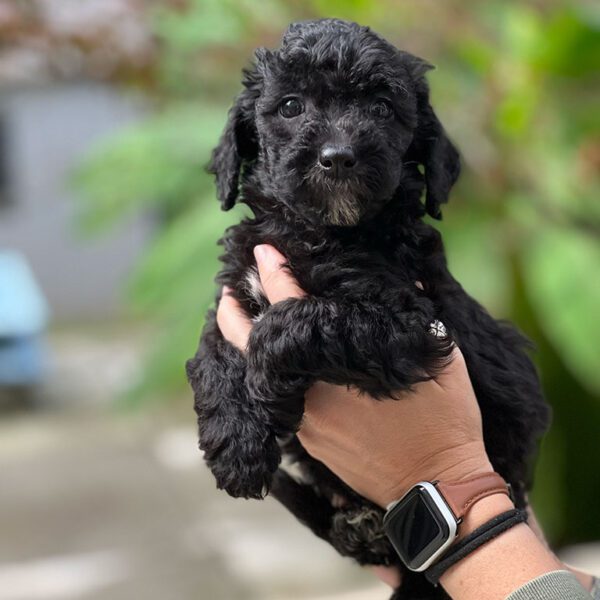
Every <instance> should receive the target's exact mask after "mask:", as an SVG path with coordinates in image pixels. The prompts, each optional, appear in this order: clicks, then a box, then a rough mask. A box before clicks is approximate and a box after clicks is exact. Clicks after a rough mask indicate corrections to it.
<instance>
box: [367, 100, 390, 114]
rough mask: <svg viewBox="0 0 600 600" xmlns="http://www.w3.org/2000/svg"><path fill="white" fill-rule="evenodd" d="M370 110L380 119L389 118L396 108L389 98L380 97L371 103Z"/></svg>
mask: <svg viewBox="0 0 600 600" xmlns="http://www.w3.org/2000/svg"><path fill="white" fill-rule="evenodd" d="M369 112H370V113H371V114H372V115H373V116H374V117H377V118H378V119H389V118H390V117H391V116H392V115H393V114H394V108H393V107H392V103H391V102H390V101H389V100H385V99H384V98H379V99H378V100H375V102H373V104H371V106H370V107H369Z"/></svg>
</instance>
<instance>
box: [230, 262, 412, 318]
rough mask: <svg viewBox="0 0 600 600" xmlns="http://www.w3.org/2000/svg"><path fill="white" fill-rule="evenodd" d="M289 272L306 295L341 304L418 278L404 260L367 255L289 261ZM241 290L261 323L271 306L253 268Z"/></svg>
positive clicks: (383, 292)
mask: <svg viewBox="0 0 600 600" xmlns="http://www.w3.org/2000/svg"><path fill="white" fill-rule="evenodd" d="M289 268H290V271H291V274H292V275H293V276H294V278H295V279H296V280H297V281H298V283H299V285H300V287H301V288H302V289H303V290H304V291H305V292H306V293H307V294H308V295H310V296H315V297H320V298H327V299H332V300H338V301H342V302H362V301H367V300H374V299H377V298H378V297H379V298H383V297H385V296H389V295H390V293H392V294H393V291H394V290H399V289H401V288H403V287H413V286H414V283H415V281H417V280H418V277H419V276H418V274H417V273H418V269H417V268H416V267H415V266H413V267H411V266H410V265H408V264H407V262H406V261H405V260H402V259H398V258H397V257H385V256H382V255H381V254H377V253H372V254H369V253H366V252H363V253H359V254H355V255H353V254H352V253H348V254H345V255H337V256H332V257H328V259H327V260H323V261H318V260H315V261H311V260H310V258H309V257H308V258H307V257H302V258H296V259H294V257H291V258H290V261H289ZM240 288H241V289H240V290H239V291H240V292H241V294H242V295H243V296H244V298H245V300H246V307H247V308H248V309H249V310H250V313H251V314H252V315H253V318H254V320H255V321H258V320H260V318H261V317H262V315H263V314H264V312H265V311H266V310H267V309H268V307H269V305H270V304H269V301H268V299H267V295H266V293H265V290H264V287H263V285H262V282H261V279H260V276H259V272H258V269H257V267H256V265H254V264H252V265H249V266H247V267H246V268H245V270H244V272H243V276H242V280H241V285H240Z"/></svg>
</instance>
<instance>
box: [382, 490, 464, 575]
mask: <svg viewBox="0 0 600 600" xmlns="http://www.w3.org/2000/svg"><path fill="white" fill-rule="evenodd" d="M384 526H385V530H386V533H387V535H388V537H389V538H390V540H391V542H392V544H393V545H394V547H395V548H396V551H397V552H398V555H399V556H400V558H401V559H402V562H404V564H405V565H406V566H407V567H408V568H409V569H412V570H413V571H417V570H418V571H422V570H424V569H426V568H427V567H428V566H429V565H430V564H432V563H433V561H434V560H435V558H436V557H437V556H438V555H439V554H441V552H442V551H443V550H444V549H445V548H446V547H447V546H448V545H450V543H452V540H453V539H454V537H455V535H456V520H455V519H454V516H453V515H452V513H451V512H450V510H449V509H448V507H447V506H446V504H445V503H444V501H443V499H442V497H441V496H440V494H439V492H438V491H437V490H436V489H435V487H434V486H432V485H431V484H429V483H422V484H418V485H416V486H415V487H414V488H412V489H411V490H410V491H409V492H408V493H407V494H406V495H405V496H404V497H403V498H402V499H401V500H400V501H399V502H398V503H397V504H396V505H395V506H394V507H393V508H392V509H391V510H390V511H389V512H388V513H387V514H386V517H385V520H384Z"/></svg>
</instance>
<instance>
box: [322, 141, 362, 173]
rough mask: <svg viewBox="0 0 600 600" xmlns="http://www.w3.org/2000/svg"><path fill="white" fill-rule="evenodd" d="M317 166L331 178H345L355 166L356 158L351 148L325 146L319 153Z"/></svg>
mask: <svg viewBox="0 0 600 600" xmlns="http://www.w3.org/2000/svg"><path fill="white" fill-rule="evenodd" d="M319 165H320V167H321V168H322V169H323V170H324V171H325V172H326V173H327V174H328V175H330V176H332V177H347V176H349V175H351V174H352V171H353V169H354V167H355V166H356V156H355V155H354V150H353V149H352V147H351V146H342V145H339V144H325V145H324V146H323V147H322V148H321V151H320V152H319Z"/></svg>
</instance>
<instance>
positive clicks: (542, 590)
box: [506, 571, 591, 600]
mask: <svg viewBox="0 0 600 600" xmlns="http://www.w3.org/2000/svg"><path fill="white" fill-rule="evenodd" d="M590 598H591V596H590V594H589V592H587V591H586V590H585V589H584V588H583V587H582V585H581V584H580V583H579V581H577V578H576V577H575V575H573V573H570V572H569V571H552V572H551V573H546V574H545V575H541V576H540V577H537V578H536V579H533V580H532V581H529V582H528V583H526V584H525V585H523V586H522V587H520V588H519V589H518V590H516V591H514V592H513V593H512V594H511V595H510V596H508V598H507V599H506V600H590Z"/></svg>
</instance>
